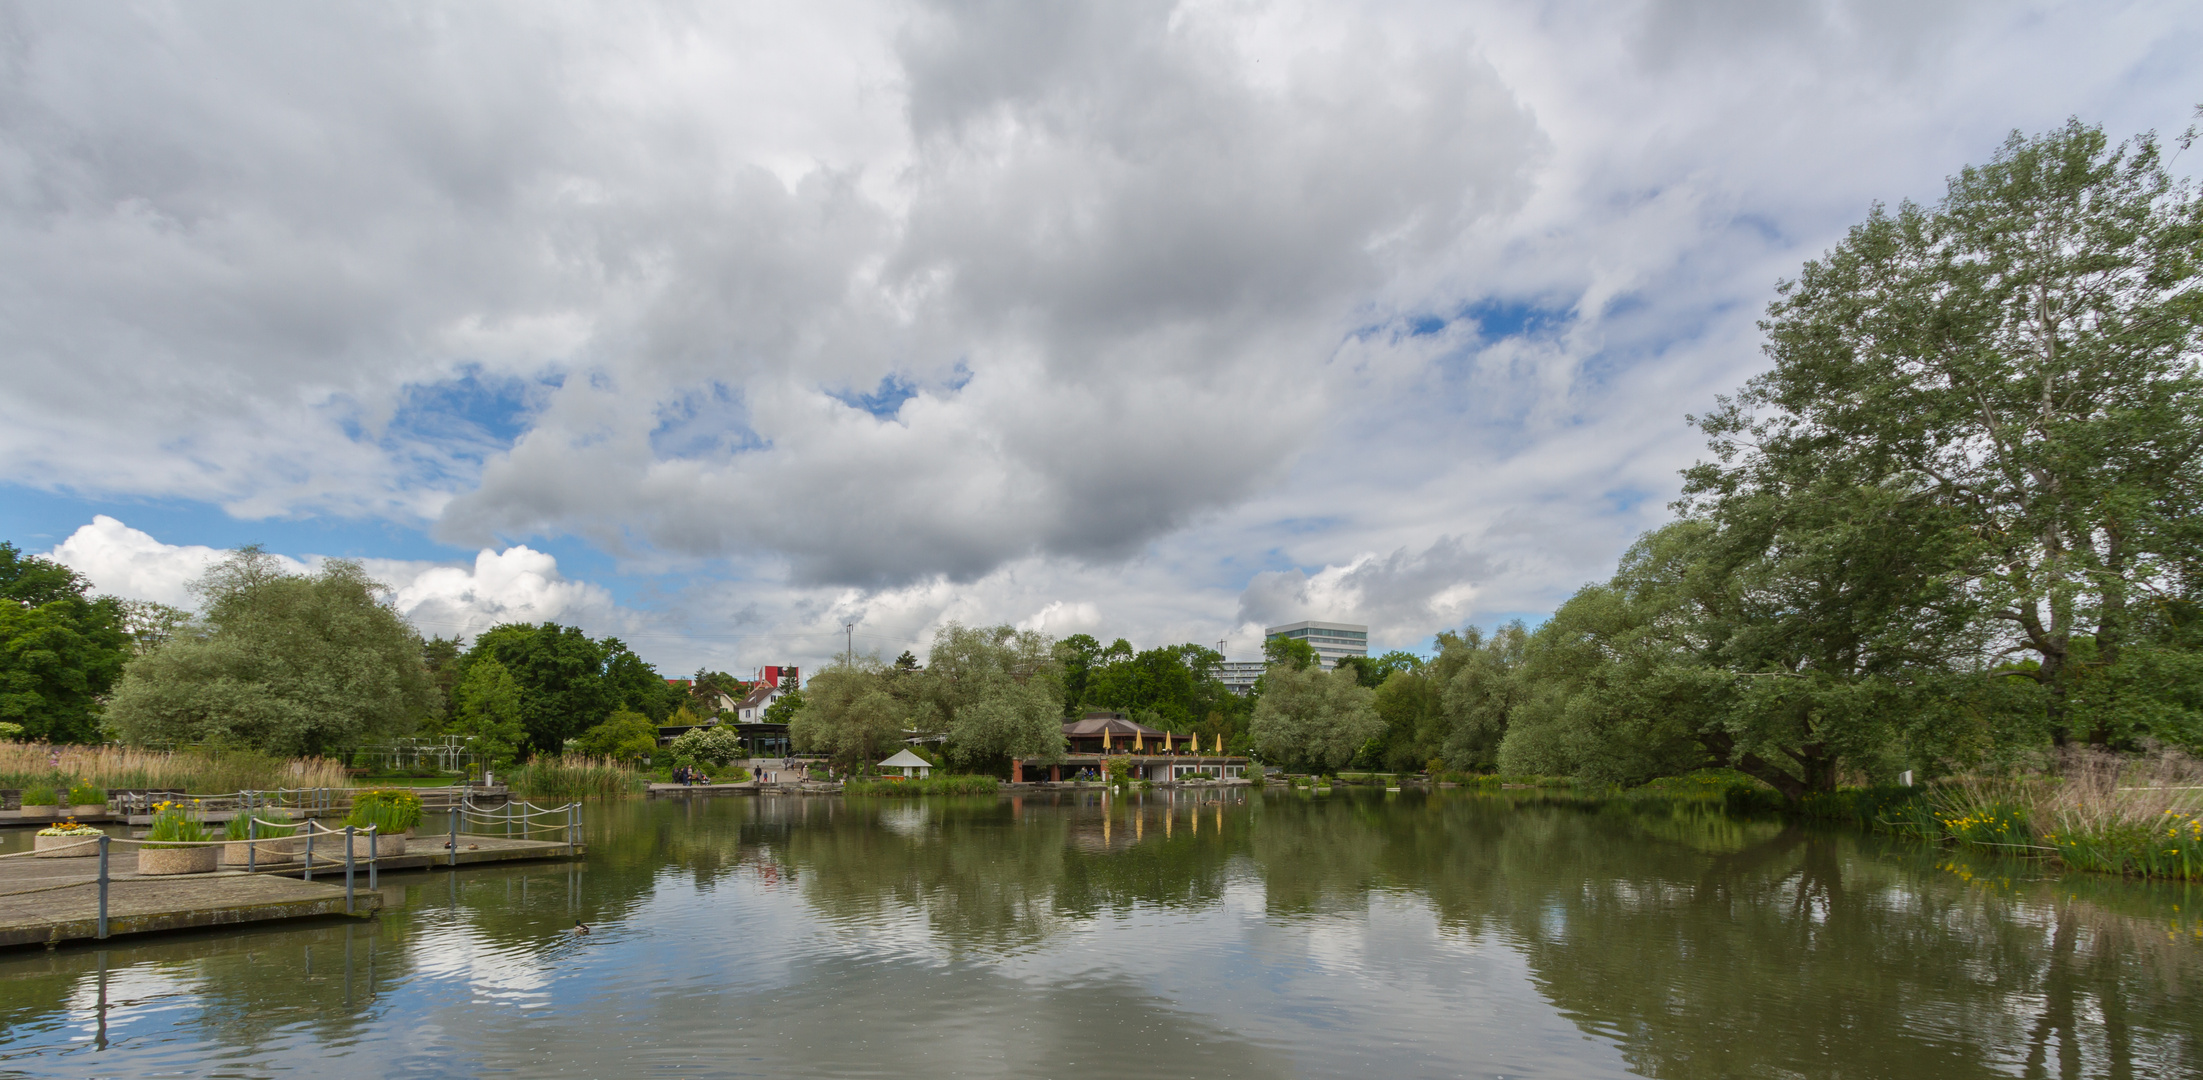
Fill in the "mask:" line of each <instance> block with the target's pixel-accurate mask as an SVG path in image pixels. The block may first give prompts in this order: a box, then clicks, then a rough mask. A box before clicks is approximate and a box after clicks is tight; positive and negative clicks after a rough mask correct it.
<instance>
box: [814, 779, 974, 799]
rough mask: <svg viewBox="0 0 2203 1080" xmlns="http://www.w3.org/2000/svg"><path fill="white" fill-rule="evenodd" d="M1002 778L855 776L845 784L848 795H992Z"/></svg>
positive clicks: (843, 788) (845, 792)
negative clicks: (904, 778) (871, 777)
mask: <svg viewBox="0 0 2203 1080" xmlns="http://www.w3.org/2000/svg"><path fill="white" fill-rule="evenodd" d="M1001 786H1002V781H1000V780H997V779H995V778H994V777H992V776H929V777H926V778H924V779H922V780H885V779H865V780H851V781H849V782H848V783H845V784H843V785H842V786H841V790H842V794H844V795H899V796H915V795H992V794H994V793H995V792H996V791H998V790H1000V789H1001Z"/></svg>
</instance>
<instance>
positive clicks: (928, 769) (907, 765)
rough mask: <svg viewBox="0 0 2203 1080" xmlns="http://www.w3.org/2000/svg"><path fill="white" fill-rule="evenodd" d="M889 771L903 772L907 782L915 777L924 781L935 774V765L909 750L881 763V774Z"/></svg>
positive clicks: (901, 751)
mask: <svg viewBox="0 0 2203 1080" xmlns="http://www.w3.org/2000/svg"><path fill="white" fill-rule="evenodd" d="M889 769H900V770H902V776H903V778H904V779H906V780H907V779H909V778H911V777H913V776H915V777H917V778H918V779H920V780H923V779H925V778H926V777H927V776H928V775H930V774H931V773H932V772H933V763H932V762H930V761H927V760H926V759H924V758H922V757H919V756H918V755H916V754H913V753H911V752H910V751H908V750H898V751H896V752H895V756H894V757H891V758H888V759H887V760H886V761H883V762H880V771H881V772H886V771H887V770H889Z"/></svg>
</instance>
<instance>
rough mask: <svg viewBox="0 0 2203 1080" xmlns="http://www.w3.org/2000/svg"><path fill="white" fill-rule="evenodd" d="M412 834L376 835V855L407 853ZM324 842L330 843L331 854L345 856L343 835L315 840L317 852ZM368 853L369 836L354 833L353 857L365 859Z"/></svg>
mask: <svg viewBox="0 0 2203 1080" xmlns="http://www.w3.org/2000/svg"><path fill="white" fill-rule="evenodd" d="M411 835H412V833H411V832H410V831H408V832H402V833H384V834H382V835H379V836H377V837H375V852H374V854H375V857H376V858H378V859H388V858H392V857H394V856H398V855H403V854H405V846H406V838H407V837H409V836H411ZM324 842H327V843H328V844H329V853H330V854H332V855H334V856H336V857H337V858H339V859H341V858H343V857H344V838H343V837H342V836H338V837H335V838H333V839H332V838H330V837H327V836H324V837H323V838H322V839H319V840H315V841H314V850H315V852H316V853H317V854H318V853H319V852H320V849H321V845H322V844H323V843H324ZM367 855H368V852H367V837H365V836H361V835H359V834H357V833H355V834H353V836H352V857H353V858H355V859H364V858H366V857H367Z"/></svg>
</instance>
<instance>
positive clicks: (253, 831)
mask: <svg viewBox="0 0 2203 1080" xmlns="http://www.w3.org/2000/svg"><path fill="white" fill-rule="evenodd" d="M259 839H260V818H259V817H258V816H257V815H255V814H254V813H253V812H252V811H250V810H247V811H245V872H246V873H248V874H255V873H259V872H260V845H259V844H258V843H255V841H257V840H259Z"/></svg>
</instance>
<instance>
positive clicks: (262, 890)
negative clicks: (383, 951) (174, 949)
mask: <svg viewBox="0 0 2203 1080" xmlns="http://www.w3.org/2000/svg"><path fill="white" fill-rule="evenodd" d="M137 869H138V856H137V848H136V847H135V846H130V845H116V846H115V847H114V848H113V849H111V851H110V853H109V856H108V876H109V883H108V886H107V928H108V933H109V934H110V935H114V934H138V933H147V932H150V931H155V930H182V929H189V928H192V927H202V926H224V925H230V924H234V923H246V922H260V921H264V920H268V919H295V918H313V917H319V916H325V915H342V914H344V883H343V880H342V878H341V876H340V877H339V879H338V880H337V881H335V882H333V883H330V882H327V881H314V882H311V883H308V882H303V881H292V880H289V879H287V878H280V877H272V876H269V875H265V874H246V873H241V872H236V871H219V870H218V871H216V872H214V873H211V874H173V875H160V876H155V877H140V876H139V875H138V873H137ZM340 874H341V871H340ZM98 881H99V859H97V858H76V859H35V858H33V859H0V946H7V945H30V944H43V943H47V942H56V941H69V940H74V939H78V938H90V937H94V936H96V935H97V933H98V927H99V885H98ZM358 885H359V889H358V891H357V892H356V893H355V895H354V908H355V910H354V913H355V914H358V915H367V914H371V913H373V912H374V910H375V909H376V908H378V907H380V906H381V904H382V897H381V896H380V895H378V894H376V893H372V892H369V891H367V887H366V885H367V883H366V880H365V879H364V878H363V879H361V880H360V881H359V882H358ZM56 886H61V887H58V888H57V887H56Z"/></svg>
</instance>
